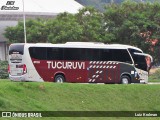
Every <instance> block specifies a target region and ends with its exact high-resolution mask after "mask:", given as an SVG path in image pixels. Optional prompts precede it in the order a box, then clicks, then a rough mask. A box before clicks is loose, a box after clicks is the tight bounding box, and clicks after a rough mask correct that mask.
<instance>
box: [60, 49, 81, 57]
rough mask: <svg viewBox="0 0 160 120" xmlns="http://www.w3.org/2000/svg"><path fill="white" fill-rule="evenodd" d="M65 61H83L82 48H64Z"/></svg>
mask: <svg viewBox="0 0 160 120" xmlns="http://www.w3.org/2000/svg"><path fill="white" fill-rule="evenodd" d="M63 51H64V53H63V58H64V60H81V59H82V58H81V56H82V55H83V53H82V52H81V49H80V48H63Z"/></svg>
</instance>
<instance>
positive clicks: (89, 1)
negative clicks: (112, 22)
mask: <svg viewBox="0 0 160 120" xmlns="http://www.w3.org/2000/svg"><path fill="white" fill-rule="evenodd" d="M75 1H77V2H79V3H80V4H82V5H83V6H93V7H95V8H97V9H98V10H100V11H104V7H105V5H107V4H110V3H116V4H120V3H122V2H124V1H126V0H75ZM132 1H135V2H155V1H157V0H132Z"/></svg>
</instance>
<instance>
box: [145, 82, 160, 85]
mask: <svg viewBox="0 0 160 120" xmlns="http://www.w3.org/2000/svg"><path fill="white" fill-rule="evenodd" d="M148 84H151V85H155V84H160V82H149V83H148Z"/></svg>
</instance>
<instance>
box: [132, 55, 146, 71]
mask: <svg viewBox="0 0 160 120" xmlns="http://www.w3.org/2000/svg"><path fill="white" fill-rule="evenodd" d="M133 60H134V63H135V66H136V67H137V68H139V69H142V70H145V71H147V63H146V58H145V56H142V55H133Z"/></svg>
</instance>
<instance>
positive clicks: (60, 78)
mask: <svg viewBox="0 0 160 120" xmlns="http://www.w3.org/2000/svg"><path fill="white" fill-rule="evenodd" d="M64 81H65V78H64V76H63V75H60V74H59V75H56V76H55V78H54V82H56V83H63V82H64Z"/></svg>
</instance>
